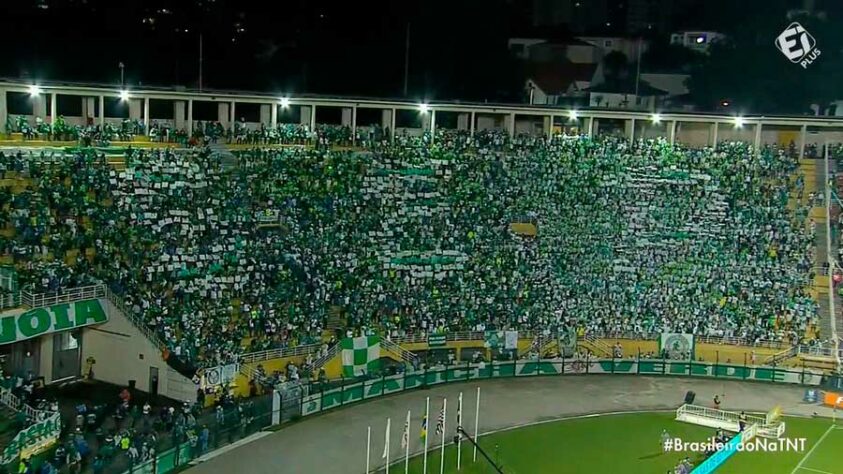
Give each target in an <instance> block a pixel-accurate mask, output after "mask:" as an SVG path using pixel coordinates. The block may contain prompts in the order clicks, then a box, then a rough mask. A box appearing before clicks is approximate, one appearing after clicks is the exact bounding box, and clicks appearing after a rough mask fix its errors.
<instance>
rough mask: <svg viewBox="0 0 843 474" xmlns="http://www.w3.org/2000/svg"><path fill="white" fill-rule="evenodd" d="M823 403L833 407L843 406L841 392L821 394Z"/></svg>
mask: <svg viewBox="0 0 843 474" xmlns="http://www.w3.org/2000/svg"><path fill="white" fill-rule="evenodd" d="M823 405H827V406H830V407H833V408H843V394H839V393H835V392H825V395H823Z"/></svg>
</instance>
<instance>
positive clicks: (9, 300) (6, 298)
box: [0, 292, 20, 309]
mask: <svg viewBox="0 0 843 474" xmlns="http://www.w3.org/2000/svg"><path fill="white" fill-rule="evenodd" d="M18 306H20V292H14V293H7V294H5V295H0V309H8V308H17V307H18Z"/></svg>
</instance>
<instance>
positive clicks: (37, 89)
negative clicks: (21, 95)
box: [29, 84, 41, 96]
mask: <svg viewBox="0 0 843 474" xmlns="http://www.w3.org/2000/svg"><path fill="white" fill-rule="evenodd" d="M39 94H41V88H40V87H38V86H36V85H35V84H33V85H31V86H29V95H31V96H36V95H39Z"/></svg>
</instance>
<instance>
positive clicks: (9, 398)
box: [0, 388, 49, 420]
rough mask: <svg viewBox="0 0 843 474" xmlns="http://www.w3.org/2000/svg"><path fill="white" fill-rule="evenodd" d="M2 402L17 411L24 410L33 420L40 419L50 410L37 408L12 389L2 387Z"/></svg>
mask: <svg viewBox="0 0 843 474" xmlns="http://www.w3.org/2000/svg"><path fill="white" fill-rule="evenodd" d="M0 404H2V405H5V406H7V407H9V408H11V409H12V410H14V411H16V412H22V413H24V414H25V415H26V416H27V417H29V418H30V419H32V420H40V419H42V418H43V417H44V416H45V415H48V414H49V412H45V411H41V410H36V409H35V408H32V407H31V406H29V405H27V404H26V403H25V402H24V401H23V400H21V399H20V398H18V397H17V396H15V394H13V393H12V391H11V390H9V389H6V388H0Z"/></svg>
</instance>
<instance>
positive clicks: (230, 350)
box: [0, 132, 817, 367]
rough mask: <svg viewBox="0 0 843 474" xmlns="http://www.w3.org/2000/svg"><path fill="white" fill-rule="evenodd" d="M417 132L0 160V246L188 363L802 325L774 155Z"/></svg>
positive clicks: (806, 307) (762, 334) (784, 335)
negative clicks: (482, 339)
mask: <svg viewBox="0 0 843 474" xmlns="http://www.w3.org/2000/svg"><path fill="white" fill-rule="evenodd" d="M320 137H321V138H319V139H318V140H324V141H323V143H324V144H333V143H343V142H346V141H348V136H347V135H346V134H344V133H338V134H335V135H327V134H326V135H324V136H323V135H320ZM427 141H429V137H420V138H419V137H409V136H398V137H397V139H396V142H395V144H381V143H375V144H374V146H373V147H372V148H370V149H369V150H368V151H341V150H333V151H330V150H326V149H323V148H319V147H316V148H307V149H305V148H284V149H254V150H248V151H242V152H239V153H238V154H237V160H236V163H225V162H223V161H221V160H219V159H218V158H216V157H215V156H213V155H212V154H211V153H210V152H209V151H208V150H207V149H204V150H203V149H194V150H188V151H179V152H175V151H171V150H154V151H148V150H127V151H126V153H125V163H124V169H115V168H114V167H112V166H110V165H109V163H107V162H106V160H105V158H104V157H103V156H102V155H97V154H96V153H95V152H78V153H69V154H61V155H55V156H54V155H50V156H44V155H40V156H32V157H25V156H23V155H22V154H21V153H20V152H18V153H17V154H14V155H12V156H6V155H3V154H0V163H3V167H4V169H5V170H6V172H5V175H6V176H5V179H4V181H3V183H4V185H5V187H4V192H3V193H2V195H0V199H2V204H3V205H2V209H3V217H5V225H4V228H5V230H4V233H5V235H6V239H7V241H6V244H5V247H6V250H7V257H6V258H7V259H8V258H11V259H12V261H13V262H14V263H15V264H16V265H17V267H18V268H17V269H18V271H19V274H20V284H21V286H22V287H32V288H34V289H35V290H37V291H57V290H58V289H60V288H65V287H72V286H79V285H83V284H87V283H90V282H91V279H98V280H102V281H104V282H106V283H107V284H108V285H109V286H110V287H111V288H112V289H113V290H114V291H115V293H117V294H120V295H124V296H125V298H126V302H127V303H128V306H129V307H130V308H131V310H132V311H133V312H134V313H136V315H137V316H138V317H140V319H141V320H142V321H144V322H145V323H146V324H147V325H148V326H149V327H150V328H151V329H153V330H154V331H156V332H157V333H158V334H159V335H160V336H161V337H162V339H163V340H165V341H168V344H169V349H170V351H171V354H172V356H173V357H174V359H178V360H180V361H182V362H184V363H186V364H187V365H188V366H189V367H202V366H208V365H216V364H219V363H223V362H226V361H228V360H231V359H232V358H233V357H234V356H235V355H236V354H239V353H241V352H243V351H245V350H258V349H264V348H269V347H286V346H292V345H299V344H305V343H313V342H318V341H321V339H322V335H323V330H324V329H325V328H326V323H327V320H328V318H329V317H331V316H332V315H333V317H339V318H340V319H341V320H342V322H343V323H344V324H342V326H343V327H347V328H349V330H351V331H353V332H355V333H359V332H361V331H362V332H368V331H374V332H383V333H387V334H391V335H401V334H405V333H409V332H419V331H429V330H432V329H434V328H437V329H447V330H449V331H454V330H460V329H483V328H493V327H494V328H501V327H518V328H522V329H544V330H554V329H557V328H563V327H571V326H578V327H583V328H585V329H586V330H588V331H593V332H598V333H605V334H621V333H627V334H632V335H645V334H652V333H659V332H662V331H672V332H694V333H696V334H701V335H721V336H739V337H743V338H747V339H750V340H759V339H765V340H789V341H793V342H798V341H799V340H800V339H801V338H804V337H805V336H806V334H807V335H809V336H811V337H815V336H816V329H815V326H816V311H817V309H816V305H815V303H814V302H813V301H811V299H810V298H809V297H808V295H807V293H806V288H807V287H808V286H809V285H810V282H811V275H810V272H811V271H812V268H813V263H812V260H811V256H812V251H811V247H812V243H811V238H812V236H811V235H810V231H809V230H808V229H806V227H805V226H804V225H803V224H802V222H804V219H805V217H806V216H807V208H806V207H805V205H804V203H802V202H799V203H798V205H795V206H794V205H791V206H788V203H789V202H790V201H791V197H796V198H798V197H801V196H800V193H801V191H800V189H801V187H802V186H803V185H802V178H800V177H798V176H795V172H796V169H797V168H796V162H795V160H794V158H793V157H792V155H790V154H788V153H787V152H785V151H783V150H778V149H772V148H765V149H764V150H762V152H761V153H760V155H759V157H758V159H755V158H754V157H753V150H751V149H750V147H748V146H746V145H744V144H740V143H724V144H722V146H721V147H720V148H719V149H718V150H717V151H716V152H715V151H713V150H711V149H703V150H690V149H681V148H672V147H670V146H669V145H668V144H666V143H665V142H664V141H660V140H656V141H646V142H644V141H640V142H637V143H635V144H634V145H630V144H629V143H628V142H626V141H623V140H619V139H611V138H609V139H602V140H590V139H584V138H578V139H558V140H554V141H553V142H551V143H549V144H548V143H547V142H546V141H545V140H544V139H541V138H537V137H527V136H517V137H515V138H514V139H510V138H509V137H508V136H507V135H506V134H504V133H496V132H484V133H478V134H477V136H475V138H473V139H472V138H471V137H469V136H467V135H466V134H464V133H463V134H460V133H448V132H443V133H440V134H439V136H437V140H436V142H435V145H433V146H427V143H426V142H427ZM796 201H799V199H796ZM267 216H269V217H270V218H271V219H270V221H267ZM513 223H529V224H531V227H530V229H532V231H533V232H535V235H530V234H529V233H527V234H524V233H518V232H512V231H511V229H510V225H511V224H513ZM264 224H268V225H264ZM561 249H564V251H562V250H561ZM337 315H338V316H337Z"/></svg>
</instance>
